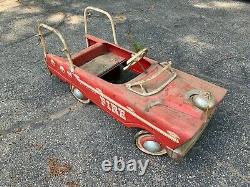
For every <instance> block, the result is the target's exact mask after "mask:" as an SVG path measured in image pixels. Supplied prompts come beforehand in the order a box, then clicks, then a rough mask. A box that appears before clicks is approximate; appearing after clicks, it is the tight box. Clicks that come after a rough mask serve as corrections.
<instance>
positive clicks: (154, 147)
mask: <svg viewBox="0 0 250 187" xmlns="http://www.w3.org/2000/svg"><path fill="white" fill-rule="evenodd" d="M136 146H137V147H138V149H140V150H141V151H142V152H144V153H147V154H149V155H155V156H160V155H164V154H166V153H167V151H166V149H165V148H164V147H163V146H162V145H161V144H160V143H159V142H158V141H157V140H156V139H155V137H154V135H152V134H149V133H148V132H147V131H143V132H141V131H140V132H139V133H137V137H136Z"/></svg>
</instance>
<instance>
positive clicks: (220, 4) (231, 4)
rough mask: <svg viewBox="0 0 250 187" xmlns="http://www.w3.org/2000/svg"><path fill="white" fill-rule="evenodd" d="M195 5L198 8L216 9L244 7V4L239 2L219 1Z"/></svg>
mask: <svg viewBox="0 0 250 187" xmlns="http://www.w3.org/2000/svg"><path fill="white" fill-rule="evenodd" d="M194 6H195V7H198V8H214V9H242V8H244V5H243V4H241V3H238V2H219V1H212V2H208V3H196V4H194Z"/></svg>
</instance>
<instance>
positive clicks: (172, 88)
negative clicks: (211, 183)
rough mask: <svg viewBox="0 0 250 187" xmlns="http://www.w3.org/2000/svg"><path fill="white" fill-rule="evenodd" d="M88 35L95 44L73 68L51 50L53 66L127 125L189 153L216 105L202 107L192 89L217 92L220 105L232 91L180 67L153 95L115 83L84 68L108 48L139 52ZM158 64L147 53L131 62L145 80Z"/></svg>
mask: <svg viewBox="0 0 250 187" xmlns="http://www.w3.org/2000/svg"><path fill="white" fill-rule="evenodd" d="M86 38H87V40H88V43H89V47H88V48H86V49H83V50H82V51H80V52H78V53H77V54H75V55H73V56H72V61H73V64H74V66H75V68H74V71H73V72H72V71H71V70H70V67H69V64H68V60H67V59H65V58H62V57H59V56H56V55H53V54H46V63H47V66H48V69H49V71H50V72H51V73H52V74H53V75H55V76H57V77H58V78H59V79H61V80H63V81H65V82H67V83H68V84H70V85H72V86H74V87H75V88H78V89H79V90H80V91H81V92H82V93H83V94H84V95H85V96H86V97H87V98H89V99H90V100H91V101H92V102H93V103H95V104H96V105H97V106H98V107H100V108H101V109H103V110H104V111H105V112H107V113H108V114H110V115H111V116H112V117H113V118H115V119H116V120H118V121H119V122H121V123H122V124H124V125H125V126H126V127H137V128H140V129H145V130H147V131H148V132H150V133H151V134H153V135H154V136H155V138H156V139H157V141H159V142H160V143H161V144H162V145H163V146H164V147H165V148H166V149H167V150H168V152H169V153H170V154H172V157H173V158H178V157H182V156H184V155H185V154H186V152H187V151H188V150H189V149H190V148H191V147H192V145H193V143H194V142H195V141H196V140H197V139H198V137H199V135H200V134H201V132H202V131H203V129H204V128H205V126H206V124H207V123H208V121H209V120H210V118H211V116H212V114H213V112H214V110H215V108H216V107H214V108H213V109H210V110H209V111H208V110H201V109H199V108H197V107H196V106H195V105H194V104H193V103H192V102H191V101H190V100H188V99H187V98H186V96H185V95H186V93H187V92H188V91H190V90H192V89H199V90H207V91H209V92H211V93H212V95H213V96H214V97H215V100H216V106H217V105H218V104H219V103H220V102H221V101H222V99H223V97H224V96H225V93H226V90H225V89H224V88H221V87H219V86H216V85H214V84H211V83H208V82H206V81H204V80H201V79H199V78H197V77H194V76H192V75H189V74H187V73H184V72H182V71H179V70H176V69H174V71H175V72H176V74H177V76H176V78H175V79H174V80H173V81H171V82H170V83H169V84H168V85H167V86H166V87H164V89H162V90H161V91H159V92H158V93H156V94H153V95H150V96H146V97H145V96H141V95H139V94H137V93H134V92H132V91H131V90H129V89H128V88H127V87H126V85H125V84H113V83H110V82H108V81H105V80H104V79H103V78H102V77H98V76H97V75H94V74H92V73H90V72H88V71H86V70H84V69H82V68H80V66H82V65H83V64H85V63H88V62H89V61H90V60H92V59H94V58H96V57H98V56H99V55H101V54H104V53H107V52H109V53H112V54H113V55H115V56H117V57H119V58H121V59H123V60H124V61H126V60H128V59H129V58H131V55H132V54H133V53H132V52H131V51H129V50H126V49H124V48H122V47H120V46H118V45H115V44H113V43H109V42H107V41H104V40H102V39H99V38H96V37H94V36H92V35H86ZM158 67H160V65H159V64H158V63H157V62H156V61H154V60H152V59H149V58H147V57H143V58H142V59H141V60H139V62H138V63H136V64H135V65H133V66H131V67H130V70H131V71H134V72H136V73H138V76H141V77H142V79H143V74H145V73H144V69H146V71H147V73H148V74H150V73H151V72H153V71H154V70H155V68H158ZM155 101H156V102H157V101H159V104H157V105H155V106H154V105H152V106H151V104H152V103H154V102H155ZM173 154H174V155H173Z"/></svg>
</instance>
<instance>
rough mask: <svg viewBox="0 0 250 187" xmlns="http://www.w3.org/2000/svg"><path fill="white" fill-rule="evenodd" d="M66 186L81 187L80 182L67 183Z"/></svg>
mask: <svg viewBox="0 0 250 187" xmlns="http://www.w3.org/2000/svg"><path fill="white" fill-rule="evenodd" d="M65 184H66V186H68V187H80V184H79V182H76V181H69V182H66V183H65Z"/></svg>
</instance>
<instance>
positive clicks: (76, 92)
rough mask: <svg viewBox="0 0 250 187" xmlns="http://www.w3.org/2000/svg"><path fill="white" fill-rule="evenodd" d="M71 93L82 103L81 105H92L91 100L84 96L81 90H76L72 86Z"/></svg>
mask: <svg viewBox="0 0 250 187" xmlns="http://www.w3.org/2000/svg"><path fill="white" fill-rule="evenodd" d="M70 91H71V93H72V94H73V96H74V97H75V98H76V99H77V100H78V101H79V102H81V103H84V104H88V103H90V100H89V99H88V98H86V97H85V96H84V95H83V93H82V92H81V91H80V90H79V89H77V88H75V87H74V86H72V85H71V86H70Z"/></svg>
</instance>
